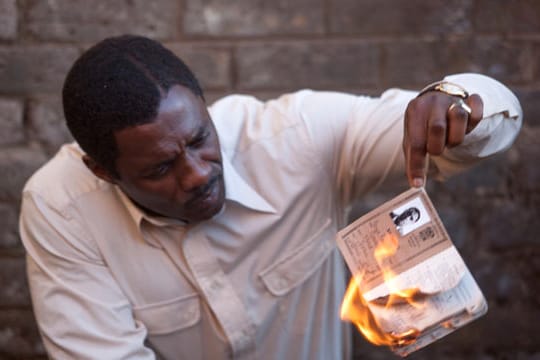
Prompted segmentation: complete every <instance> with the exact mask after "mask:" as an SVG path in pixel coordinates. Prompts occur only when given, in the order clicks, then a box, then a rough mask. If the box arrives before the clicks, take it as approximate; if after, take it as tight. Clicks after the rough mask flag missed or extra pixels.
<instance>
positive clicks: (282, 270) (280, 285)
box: [259, 219, 335, 296]
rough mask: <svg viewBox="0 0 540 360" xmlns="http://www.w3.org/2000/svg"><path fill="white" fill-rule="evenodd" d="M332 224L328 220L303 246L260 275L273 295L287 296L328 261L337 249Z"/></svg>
mask: <svg viewBox="0 0 540 360" xmlns="http://www.w3.org/2000/svg"><path fill="white" fill-rule="evenodd" d="M330 224H331V221H330V219H327V220H326V221H325V223H324V225H323V226H322V227H321V228H320V229H319V230H318V231H317V232H316V233H315V234H314V235H313V236H312V237H311V238H310V239H309V240H308V241H306V242H305V243H304V244H303V245H302V246H300V247H298V248H296V249H293V250H292V252H291V253H289V254H287V255H286V256H285V257H283V258H281V259H279V260H278V261H277V262H275V263H274V264H272V265H270V266H269V267H268V268H266V269H264V270H263V271H261V272H260V273H259V276H260V277H261V279H262V280H263V282H264V284H265V285H266V287H267V288H268V290H269V291H270V292H271V293H272V294H274V295H277V296H282V295H285V294H287V293H288V292H289V291H290V290H291V289H293V288H294V287H296V286H297V285H299V284H301V283H302V282H304V281H305V280H306V279H307V278H309V277H310V276H311V275H312V274H313V273H314V272H315V271H316V270H317V269H318V268H319V266H320V265H321V264H322V263H323V262H324V261H325V260H326V258H327V257H328V255H330V253H331V252H332V250H333V249H334V248H335V243H334V238H335V234H333V233H332V227H331V226H330Z"/></svg>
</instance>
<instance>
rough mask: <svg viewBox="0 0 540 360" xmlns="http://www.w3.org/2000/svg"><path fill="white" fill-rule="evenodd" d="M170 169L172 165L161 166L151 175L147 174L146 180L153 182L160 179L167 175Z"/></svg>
mask: <svg viewBox="0 0 540 360" xmlns="http://www.w3.org/2000/svg"><path fill="white" fill-rule="evenodd" d="M170 168H171V163H165V164H161V165H159V166H158V167H157V168H155V169H154V170H152V172H151V173H149V174H147V175H146V176H145V178H147V179H152V180H154V179H159V178H160V177H162V176H163V175H165V174H166V173H167V172H168V171H169V169H170Z"/></svg>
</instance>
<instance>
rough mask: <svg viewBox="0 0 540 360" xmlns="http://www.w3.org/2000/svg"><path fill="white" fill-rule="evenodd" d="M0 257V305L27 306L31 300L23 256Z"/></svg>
mask: <svg viewBox="0 0 540 360" xmlns="http://www.w3.org/2000/svg"><path fill="white" fill-rule="evenodd" d="M0 259H1V261H0V284H2V286H1V287H0V306H4V307H7V306H22V305H28V306H29V305H30V303H31V300H30V293H29V290H28V283H27V281H26V267H25V261H24V257H20V258H17V257H15V258H0Z"/></svg>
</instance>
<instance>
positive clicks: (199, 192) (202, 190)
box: [186, 171, 222, 206]
mask: <svg viewBox="0 0 540 360" xmlns="http://www.w3.org/2000/svg"><path fill="white" fill-rule="evenodd" d="M221 174H222V173H221V171H218V172H217V174H215V175H213V176H212V177H211V178H210V180H209V181H208V182H207V183H206V184H205V185H203V186H200V187H198V188H196V189H195V190H193V191H192V194H193V195H192V197H191V199H189V201H188V202H187V203H186V206H190V205H193V204H194V203H196V202H197V201H199V200H200V199H201V198H203V197H204V196H205V195H206V194H207V193H208V192H209V191H210V190H211V189H212V188H213V187H214V186H215V185H216V184H217V182H218V181H219V179H220V178H221Z"/></svg>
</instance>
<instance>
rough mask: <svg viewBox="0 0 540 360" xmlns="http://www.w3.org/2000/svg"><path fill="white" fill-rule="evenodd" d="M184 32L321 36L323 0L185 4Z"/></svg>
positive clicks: (206, 0)
mask: <svg viewBox="0 0 540 360" xmlns="http://www.w3.org/2000/svg"><path fill="white" fill-rule="evenodd" d="M185 3H186V5H185V6H186V11H185V16H184V31H185V33H187V34H195V35H212V36H237V35H243V36H256V35H271V34H321V33H322V32H323V30H324V18H323V9H324V7H323V1H322V0H316V1H313V0H296V1H289V0H275V1H264V0H240V1H226V0H186V2H185Z"/></svg>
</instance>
